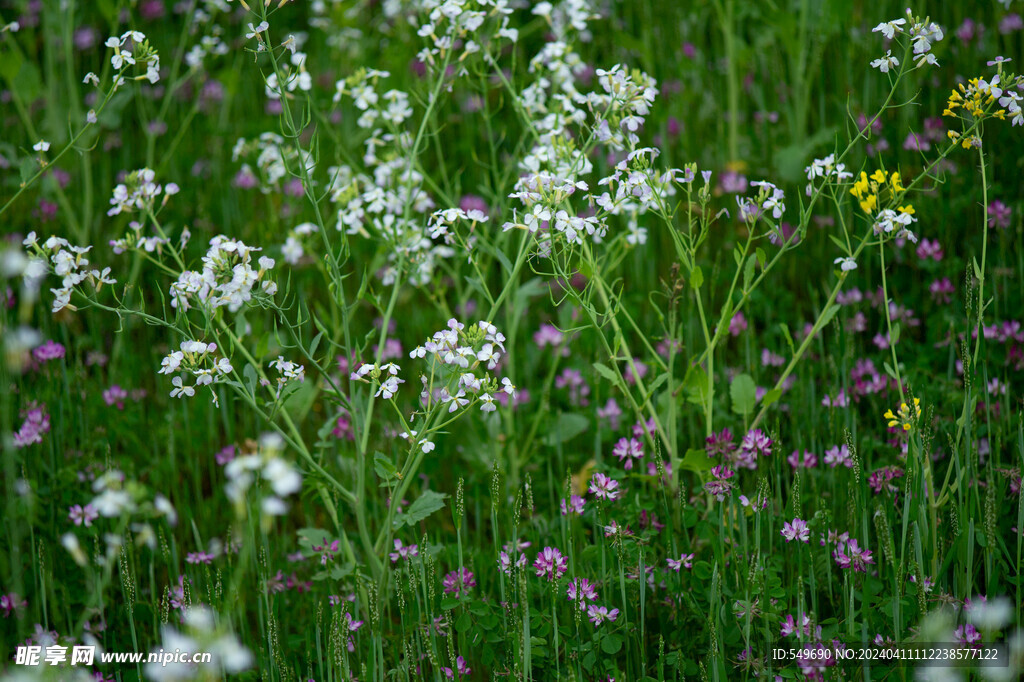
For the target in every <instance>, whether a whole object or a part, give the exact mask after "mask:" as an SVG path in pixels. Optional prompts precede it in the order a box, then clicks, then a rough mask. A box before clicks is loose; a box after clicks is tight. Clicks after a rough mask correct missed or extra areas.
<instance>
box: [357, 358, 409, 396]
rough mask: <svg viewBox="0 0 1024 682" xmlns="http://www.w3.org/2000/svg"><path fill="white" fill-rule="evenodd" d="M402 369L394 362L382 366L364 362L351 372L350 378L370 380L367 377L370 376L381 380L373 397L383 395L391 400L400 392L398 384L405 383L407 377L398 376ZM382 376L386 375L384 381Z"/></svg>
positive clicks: (375, 379)
mask: <svg viewBox="0 0 1024 682" xmlns="http://www.w3.org/2000/svg"><path fill="white" fill-rule="evenodd" d="M401 371H402V368H401V367H399V366H398V365H396V364H395V363H393V362H389V363H387V364H385V365H382V366H378V365H376V364H369V363H364V364H363V365H362V366H361V367H360V368H359V369H357V370H356V371H355V372H353V373H352V374H351V376H350V378H351V379H352V380H354V381H369V379H367V378H366V377H370V378H371V379H373V380H374V381H378V382H380V386H379V387H378V388H377V392H376V393H375V394H374V396H373V397H375V398H379V397H381V396H383V397H384V400H391V398H393V397H394V396H395V394H396V393H398V385H399V384H404V383H405V379H399V378H398V373H399V372H401ZM382 376H383V377H384V380H383V381H381V377H382Z"/></svg>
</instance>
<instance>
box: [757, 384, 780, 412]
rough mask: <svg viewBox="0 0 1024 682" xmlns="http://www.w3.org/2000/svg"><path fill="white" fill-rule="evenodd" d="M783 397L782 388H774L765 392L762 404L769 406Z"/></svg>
mask: <svg viewBox="0 0 1024 682" xmlns="http://www.w3.org/2000/svg"><path fill="white" fill-rule="evenodd" d="M781 397H782V389H781V388H773V389H772V390H770V391H768V392H767V393H765V394H764V397H763V398H761V405H763V406H764V407H768V406H769V405H773V404H774V403H775V402H776V401H777V400H778V399H779V398H781Z"/></svg>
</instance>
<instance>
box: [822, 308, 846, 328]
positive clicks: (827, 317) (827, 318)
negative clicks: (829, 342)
mask: <svg viewBox="0 0 1024 682" xmlns="http://www.w3.org/2000/svg"><path fill="white" fill-rule="evenodd" d="M840 308H842V306H841V305H839V304H838V303H833V304H832V305H831V306H830V307H829V309H828V310H826V311H825V314H824V315H822V316H821V327H820V328H821V329H824V328H825V327H827V326H828V323H829V322H831V321H832V318H833V317H835V316H836V313H838V312H839V309H840Z"/></svg>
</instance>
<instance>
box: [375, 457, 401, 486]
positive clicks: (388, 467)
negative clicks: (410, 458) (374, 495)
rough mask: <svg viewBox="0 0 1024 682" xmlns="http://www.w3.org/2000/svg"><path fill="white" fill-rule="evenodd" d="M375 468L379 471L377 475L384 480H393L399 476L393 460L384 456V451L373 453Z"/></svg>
mask: <svg viewBox="0 0 1024 682" xmlns="http://www.w3.org/2000/svg"><path fill="white" fill-rule="evenodd" d="M373 470H374V471H375V472H377V475H378V476H380V477H381V479H383V480H384V481H391V480H393V479H395V478H398V469H397V468H396V467H395V465H394V464H392V463H391V460H390V459H388V458H387V457H386V456H384V453H382V452H378V453H375V454H374V455H373Z"/></svg>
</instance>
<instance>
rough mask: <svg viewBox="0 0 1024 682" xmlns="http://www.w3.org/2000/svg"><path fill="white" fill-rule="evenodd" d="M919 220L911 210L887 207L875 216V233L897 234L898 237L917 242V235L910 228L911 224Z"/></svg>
mask: <svg viewBox="0 0 1024 682" xmlns="http://www.w3.org/2000/svg"><path fill="white" fill-rule="evenodd" d="M916 222H917V218H915V217H914V216H913V214H911V213H910V212H904V211H894V210H892V209H891V208H886V209H883V210H881V211H879V213H878V217H876V218H875V224H874V228H875V234H883V233H884V234H889V235H893V234H894V235H895V236H896V238H897V239H909V240H910V241H912V242H914V243H915V244H916V243H917V235H915V234H914V233H913V232H911V230H910V226H911V225H913V224H914V223H916Z"/></svg>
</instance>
